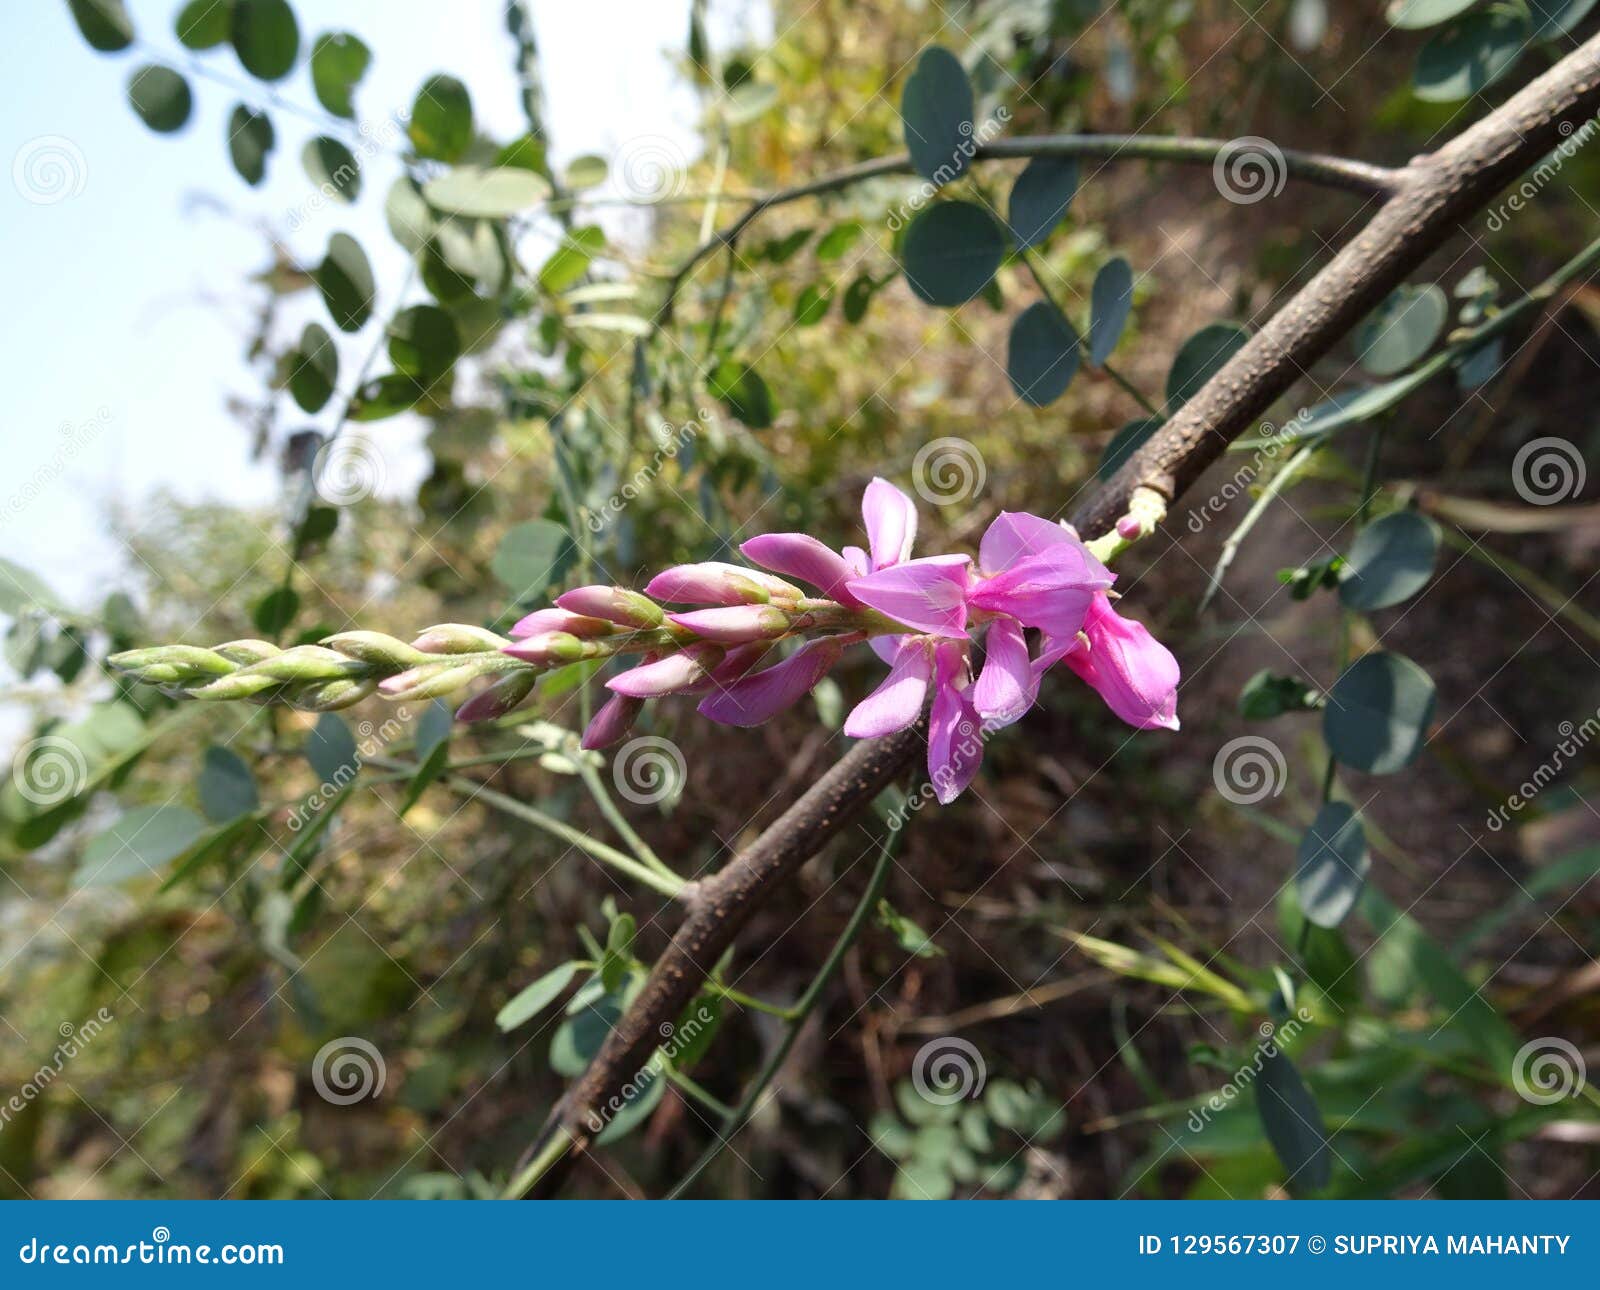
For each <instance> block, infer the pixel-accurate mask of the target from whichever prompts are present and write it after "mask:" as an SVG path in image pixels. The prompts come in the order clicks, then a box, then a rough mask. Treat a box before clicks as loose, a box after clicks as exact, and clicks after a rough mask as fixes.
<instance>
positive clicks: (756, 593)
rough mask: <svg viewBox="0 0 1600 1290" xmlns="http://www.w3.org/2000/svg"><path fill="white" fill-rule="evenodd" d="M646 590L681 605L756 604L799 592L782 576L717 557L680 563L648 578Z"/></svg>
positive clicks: (792, 595)
mask: <svg viewBox="0 0 1600 1290" xmlns="http://www.w3.org/2000/svg"><path fill="white" fill-rule="evenodd" d="M645 591H646V592H647V593H648V594H650V595H652V596H654V597H655V598H656V599H657V600H670V601H673V602H675V603H677V604H682V605H755V604H764V603H765V602H767V601H768V600H771V599H773V598H774V597H777V598H778V599H784V598H794V597H798V596H799V594H800V589H799V588H798V587H791V586H789V584H788V583H786V582H784V581H783V580H782V579H779V578H774V577H772V576H771V575H769V574H765V573H760V572H758V571H757V570H755V569H744V568H740V566H738V565H736V564H724V563H723V562H722V561H720V560H702V561H701V562H700V563H699V564H679V565H674V566H673V567H672V568H670V569H663V570H662V571H661V572H660V573H658V574H656V576H655V577H654V578H652V579H650V583H649V585H648V586H646V587H645Z"/></svg>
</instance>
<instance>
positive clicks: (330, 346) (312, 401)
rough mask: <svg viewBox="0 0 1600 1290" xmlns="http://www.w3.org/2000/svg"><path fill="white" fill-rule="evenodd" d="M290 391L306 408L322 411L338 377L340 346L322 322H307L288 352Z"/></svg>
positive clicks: (298, 402) (302, 407)
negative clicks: (335, 343)
mask: <svg viewBox="0 0 1600 1290" xmlns="http://www.w3.org/2000/svg"><path fill="white" fill-rule="evenodd" d="M287 359H288V363H289V395H290V397H291V398H293V399H294V401H295V403H296V404H298V405H299V407H300V409H301V411H303V412H317V411H320V410H321V409H322V408H323V407H324V406H325V405H326V404H327V402H328V400H329V399H330V398H332V397H333V390H334V386H335V385H337V384H338V381H339V350H338V348H337V347H336V346H335V345H334V343H333V337H332V336H330V335H328V329H327V328H326V327H324V326H322V324H321V323H307V324H306V325H305V329H304V330H303V331H302V332H301V333H300V343H299V344H298V345H296V346H295V348H294V349H292V350H290V351H289V353H288V355H287Z"/></svg>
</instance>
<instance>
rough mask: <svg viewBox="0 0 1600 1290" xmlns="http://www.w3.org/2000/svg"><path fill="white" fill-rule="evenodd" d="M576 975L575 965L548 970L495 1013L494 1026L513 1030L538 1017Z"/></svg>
mask: <svg viewBox="0 0 1600 1290" xmlns="http://www.w3.org/2000/svg"><path fill="white" fill-rule="evenodd" d="M577 973H578V965H577V964H576V963H561V964H558V965H557V966H556V967H553V968H551V969H550V971H548V972H546V973H545V974H544V975H543V976H542V977H540V978H539V979H538V980H537V981H535V982H534V983H533V984H532V985H528V986H524V987H523V988H522V989H521V990H519V991H517V993H516V994H514V995H512V997H511V998H510V999H509V1000H508V1001H507V1003H506V1005H505V1007H503V1008H501V1009H500V1011H499V1012H497V1013H495V1017H494V1024H495V1025H496V1026H498V1027H499V1028H500V1029H501V1030H515V1029H516V1028H517V1027H518V1026H520V1025H522V1023H523V1022H525V1021H529V1020H531V1019H532V1018H534V1017H536V1016H538V1015H539V1014H540V1013H541V1012H543V1011H544V1010H545V1009H546V1008H548V1007H549V1006H550V1005H551V1004H552V1003H554V1002H555V1001H556V998H557V996H559V995H560V993H561V992H562V991H563V990H565V989H566V988H567V986H568V985H569V984H571V982H572V978H573V977H574V976H576V975H577Z"/></svg>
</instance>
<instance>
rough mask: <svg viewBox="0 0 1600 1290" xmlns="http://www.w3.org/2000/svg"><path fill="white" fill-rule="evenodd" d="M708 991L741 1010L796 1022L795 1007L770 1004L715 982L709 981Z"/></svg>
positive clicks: (707, 983) (792, 1005) (707, 984)
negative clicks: (744, 1009)
mask: <svg viewBox="0 0 1600 1290" xmlns="http://www.w3.org/2000/svg"><path fill="white" fill-rule="evenodd" d="M706 989H708V990H710V991H711V993H712V994H717V995H721V996H722V997H723V998H724V999H726V1000H728V1001H729V1002H730V1003H736V1004H738V1005H739V1006H740V1007H741V1008H751V1009H754V1010H755V1011H756V1012H764V1013H766V1014H767V1015H768V1016H772V1017H782V1018H783V1019H784V1020H785V1021H792V1020H794V1015H795V1005H794V1004H788V1005H785V1004H781V1003H768V1002H767V1001H766V1000H765V999H758V998H756V997H755V995H753V994H746V993H745V992H744V991H743V990H734V989H732V988H730V987H729V986H725V985H718V984H717V983H716V982H715V981H707V982H706Z"/></svg>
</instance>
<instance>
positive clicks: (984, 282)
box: [902, 202, 1006, 306]
mask: <svg viewBox="0 0 1600 1290" xmlns="http://www.w3.org/2000/svg"><path fill="white" fill-rule="evenodd" d="M1005 249H1006V245H1005V235H1004V233H1003V232H1002V230H1001V228H1000V225H999V224H998V223H996V222H995V220H994V218H993V217H992V216H991V215H990V214H989V212H988V211H986V210H985V209H984V208H983V207H982V206H978V205H976V204H975V203H973V202H935V203H934V204H933V205H932V206H929V207H928V208H927V209H926V210H924V211H923V212H921V213H920V214H919V215H918V216H917V217H916V219H914V220H912V221H911V226H910V227H909V228H908V229H906V237H905V246H904V248H903V251H902V255H903V260H902V264H903V267H904V269H905V274H906V281H907V282H908V283H909V284H910V286H911V290H912V291H914V292H915V293H916V294H917V296H918V297H920V298H921V299H923V300H925V301H927V302H928V303H929V304H930V305H944V306H954V305H960V304H965V303H966V302H967V301H969V300H971V299H972V298H973V297H974V296H976V295H978V294H979V293H980V292H982V291H983V289H984V288H985V287H986V286H988V285H989V282H990V280H991V279H992V278H993V277H994V274H995V270H996V269H998V268H999V267H1000V261H1001V258H1002V257H1003V256H1004V255H1005Z"/></svg>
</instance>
